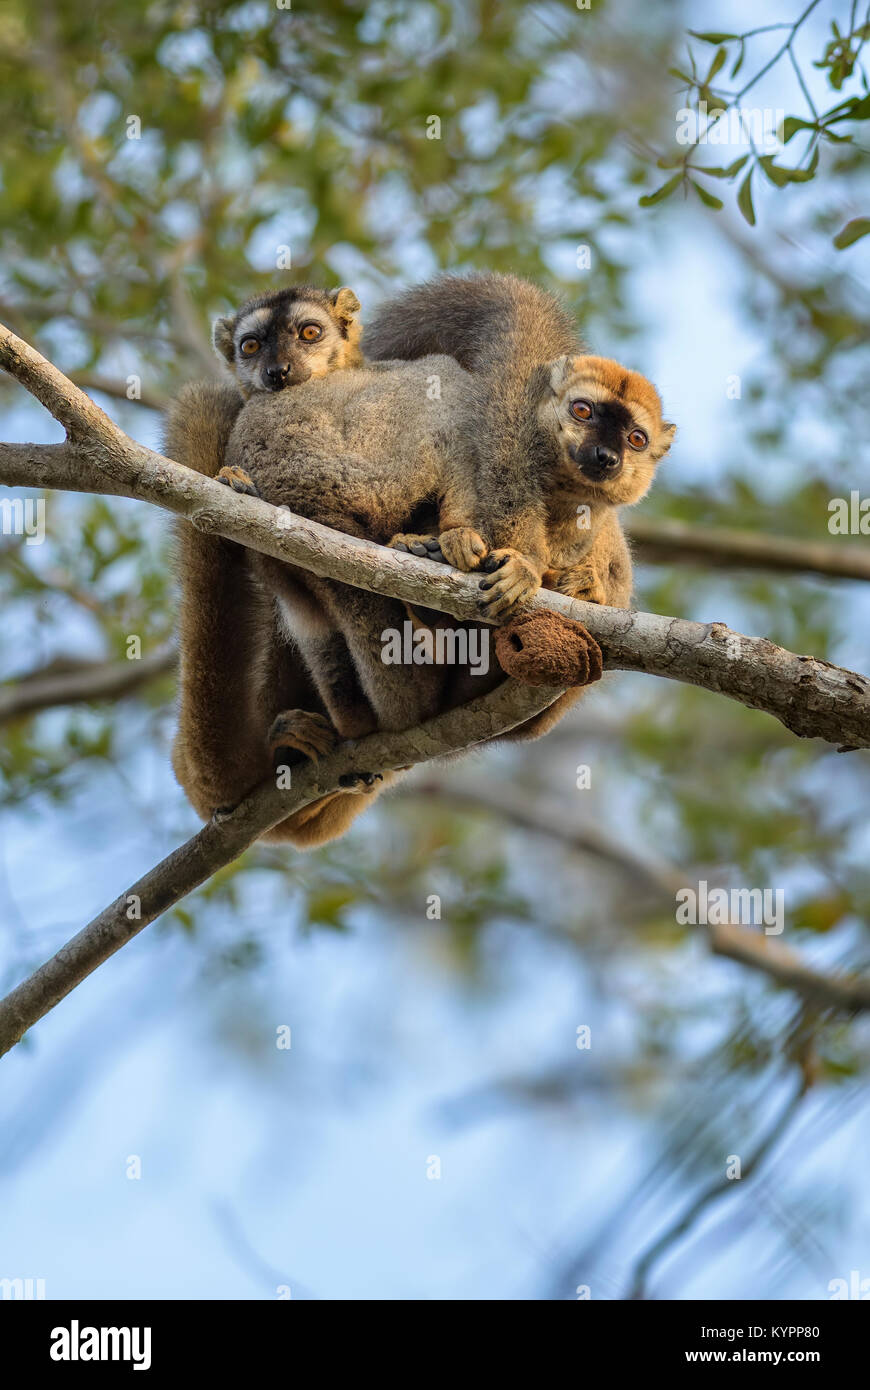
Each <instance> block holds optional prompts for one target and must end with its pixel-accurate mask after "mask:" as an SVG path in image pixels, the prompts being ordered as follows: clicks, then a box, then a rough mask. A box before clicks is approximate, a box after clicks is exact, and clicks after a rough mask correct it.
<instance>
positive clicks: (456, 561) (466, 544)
mask: <svg viewBox="0 0 870 1390" xmlns="http://www.w3.org/2000/svg"><path fill="white" fill-rule="evenodd" d="M438 541H439V544H440V546H441V554H442V556H443V557H444V559H445V560H446V562H447V564H448V565H452V566H453V568H454V569H457V570H463V571H464V572H465V573H466V574H467V573H468V572H469V570H477V569H480V568H481V563H482V561H483V560H485V558H486V552H487V544H486V541H485V540H484V539H483V536H481V535H479V534H478V532H477V531H475V530H474V527H473V526H453V527H451V529H450V530H449V531H442V532H441V535H440V536H439V537H438Z"/></svg>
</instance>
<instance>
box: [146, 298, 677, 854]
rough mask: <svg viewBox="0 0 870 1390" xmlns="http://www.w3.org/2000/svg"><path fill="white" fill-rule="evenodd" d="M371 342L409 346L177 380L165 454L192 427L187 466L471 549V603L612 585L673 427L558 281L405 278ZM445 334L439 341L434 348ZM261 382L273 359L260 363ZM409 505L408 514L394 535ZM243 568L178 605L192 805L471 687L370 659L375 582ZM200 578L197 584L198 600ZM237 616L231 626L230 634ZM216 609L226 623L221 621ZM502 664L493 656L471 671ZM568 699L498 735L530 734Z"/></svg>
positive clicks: (179, 767) (377, 608)
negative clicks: (184, 613) (277, 755)
mask: <svg viewBox="0 0 870 1390" xmlns="http://www.w3.org/2000/svg"><path fill="white" fill-rule="evenodd" d="M299 293H300V294H303V295H304V293H305V292H299ZM345 293H349V292H345ZM247 307H248V306H246V308H245V310H243V311H240V314H239V315H237V316H236V319H235V320H234V321H231V322H232V324H233V327H232V329H231V330H230V331H228V332H227V334H226V337H227V339H228V340H229V342H230V343H231V344H232V352H233V359H234V360H235V358H236V356H237V354H238V353H239V352H240V351H244V349H243V348H242V343H243V342H244V341H246V338H245V335H246V334H247V333H248V332H249V329H250V324H249V323H248V322H246V317H245V316H246V310H247ZM374 339H375V342H374V354H375V356H377V357H378V358H383V357H385V356H392V355H393V353H397V352H399V353H403V354H405V355H406V356H408V357H410V358H414V359H419V360H414V361H410V362H408V361H405V362H396V361H394V362H390V363H387V364H384V365H379V367H378V368H376V369H368V368H365V367H362V368H360V367H357V368H356V369H355V370H354V371H352V372H338V373H336V374H329V375H322V376H320V377H317V378H316V379H314V380H310V381H309V382H308V383H307V384H305V385H301V386H297V387H294V389H293V390H290V391H285V392H281V393H280V395H278V396H277V397H272V396H266V395H264V394H262V392H261V391H258V393H257V394H254V395H251V397H250V399H249V401H248V403H247V404H246V405H245V407H244V409H243V410H241V411H239V405H238V399H237V397H236V399H235V400H234V402H233V403H232V405H231V407H230V408H229V409H225V408H224V406H225V404H226V401H225V398H224V400H223V401H222V405H221V408H220V409H219V408H218V406H217V401H216V399H215V395H214V392H215V388H209V389H210V391H211V393H212V395H211V397H210V398H208V399H205V398H204V397H203V395H202V388H194V391H193V394H190V393H188V394H187V395H186V396H185V397H182V401H181V403H180V404H179V405H178V406H177V407H176V408H175V410H174V412H173V417H172V420H171V421H170V437H169V440H168V442H167V448H168V452H169V453H170V454H174V456H175V457H176V458H179V459H180V461H182V462H191V459H190V457H189V453H190V444H189V441H191V440H195V441H196V447H197V449H200V450H202V449H203V447H204V451H205V452H206V453H209V454H210V461H209V462H208V463H206V462H205V460H204V459H203V462H202V463H201V464H200V465H197V464H196V463H193V464H192V466H200V468H201V471H207V472H212V473H217V472H221V473H222V474H223V475H224V478H225V480H227V481H230V482H231V483H232V485H233V486H237V487H239V488H241V489H243V490H246V489H250V490H256V491H258V492H259V493H260V495H261V496H263V497H265V498H266V499H267V500H268V501H271V502H273V503H277V504H282V505H286V506H288V507H290V508H291V510H293V511H297V512H300V513H302V514H303V515H306V516H309V517H311V518H312V519H314V520H317V521H321V522H323V523H324V524H326V525H330V526H333V527H335V528H336V529H339V530H343V531H346V532H349V533H351V534H354V535H362V536H367V537H369V538H370V539H374V540H378V541H381V542H382V543H386V542H390V541H392V542H393V543H394V544H396V545H398V546H399V547H401V546H403V545H405V546H407V547H408V548H411V549H414V550H418V551H419V550H420V549H424V550H425V553H429V554H432V555H443V556H444V558H446V559H448V560H450V561H451V562H452V563H454V564H457V565H458V566H459V567H460V568H463V569H466V570H469V569H473V568H478V567H481V566H482V567H483V568H484V569H485V570H486V571H487V573H486V577H485V578H484V579H483V582H482V585H481V589H482V591H483V592H482V608H483V611H484V612H485V613H486V615H487V616H490V615H491V616H504V615H505V614H508V613H509V612H511V611H512V610H513V609H514V608H515V607H516V605H517V604H518V603H520V602H522V601H523V600H524V599H526V598H527V597H529V596H530V594H531V593H533V592H534V589H535V588H537V586H538V585H539V584H540V583H541V581H542V580H543V582H544V583H545V584H546V585H547V586H548V587H551V588H554V589H558V590H560V591H561V592H564V593H568V594H570V595H572V596H574V597H582V598H588V599H591V600H592V601H598V602H602V601H605V602H610V603H614V604H617V605H624V604H627V602H628V599H629V597H630V590H631V568H630V561H629V557H628V551H627V548H626V545H625V541H624V538H623V536H622V532H621V528H620V526H619V522H618V517H617V513H616V510H615V508H616V507H618V506H620V505H622V504H624V503H627V502H632V501H637V500H638V499H639V498H640V497H641V496H643V494H644V493H645V492H646V490H647V488H648V487H649V485H650V482H651V481H652V476H653V472H654V464H655V462H656V461H657V460H658V459H659V458H661V457H662V456H663V455H664V453H665V452H666V451H667V448H668V446H669V444H670V439H671V437H672V434H673V427H672V426H670V425H667V424H666V423H665V422H664V421H663V420H662V416H661V407H660V402H659V399H658V395H657V393H656V392H655V390H654V388H653V387H652V386H651V385H650V384H649V383H648V382H647V381H646V380H645V379H644V378H643V377H640V376H638V374H636V373H633V372H628V371H626V370H625V369H623V368H621V367H619V366H618V365H617V364H615V363H611V362H608V361H606V360H605V359H601V358H592V357H588V356H583V355H582V351H581V348H580V344H579V343H578V342H577V340H576V337H575V334H574V330H573V328H572V326H571V324H570V320H569V319H568V318H567V316H566V315H565V314H564V313H563V311H562V310H561V309H560V308H559V306H558V305H557V304H556V302H555V300H553V299H552V297H551V296H549V295H546V294H544V293H543V292H542V291H540V290H538V289H536V288H535V287H534V286H532V285H528V284H527V283H526V282H523V281H519V280H514V279H513V278H512V277H503V276H485V277H474V278H471V279H460V278H458V277H444V278H443V279H441V280H439V281H435V282H434V283H433V284H432V285H429V286H424V287H420V289H418V290H412V291H409V292H408V293H407V294H406V295H404V296H400V297H399V299H398V300H397V301H395V302H394V303H393V304H392V305H390V306H388V307H387V309H386V310H385V311H382V313H381V314H380V315H379V318H378V320H377V323H376V326H375V333H374ZM258 341H259V342H260V343H261V345H262V341H263V339H262V337H260V338H259V339H258ZM443 349H447V350H448V351H450V352H451V354H452V355H451V356H450V357H447V356H443V355H440V356H439V355H434V354H437V353H438V351H439V350H443ZM259 350H260V349H259V348H258V349H257V351H259ZM426 354H429V355H426ZM254 355H255V353H254V352H252V353H251V356H254ZM466 367H467V368H468V370H466ZM327 370H328V368H327ZM286 375H287V376H289V375H290V373H289V371H288V372H287V373H286ZM260 380H261V381H263V382H264V384H265V383H267V382H270V381H271V378H270V377H269V376H268V374H267V375H266V376H265V377H264V376H263V375H262V371H261V376H260ZM267 389H270V388H268V387H267ZM197 390H198V391H199V392H200V394H199V395H197V394H196V392H197ZM209 431H210V432H211V439H210V441H209V442H208V443H206V442H205V435H206V434H207V433H208V432H209ZM222 464H223V466H221V465H222ZM415 522H416V524H417V526H418V527H419V526H420V524H421V523H422V525H423V526H424V527H425V528H426V529H425V532H420V531H418V532H412V531H411V528H412V527H413V526H414V524H415ZM436 535H437V537H438V540H437V541H436V539H435V537H436ZM424 537H425V538H424ZM197 540H198V541H199V543H200V545H202V544H203V543H205V542H206V541H207V538H204V537H198V538H197ZM439 542H440V549H436V546H437V545H438V543H439ZM208 544H210V545H212V546H216V545H225V544H226V543H223V542H215V541H211V542H208ZM233 549H235V548H233ZM238 558H239V557H238V556H234V559H238ZM211 563H213V557H212V561H211ZM243 567H244V571H245V572H244V576H243V577H242V576H240V575H237V576H236V580H233V579H231V578H230V577H229V574H228V572H227V571H225V573H224V574H223V576H222V577H220V578H219V579H218V580H217V585H216V587H217V589H218V590H219V591H220V595H221V603H220V604H219V605H218V610H220V611H218V610H216V612H215V614H214V615H213V616H212V617H205V618H203V617H201V616H196V617H194V616H193V614H192V612H191V618H192V623H193V627H196V626H197V623H199V630H198V633H192V634H189V636H188V639H187V640H186V637H185V631H184V623H183V629H182V649H183V669H182V729H181V731H180V734H179V739H178V741H177V744H176V754H175V765H176V771H177V773H178V776H179V779H180V780H181V781H182V783H183V785H185V787H186V789H187V790H188V793H189V795H190V796H191V799H192V800H193V801H194V804H195V805H196V806H197V809H199V810H200V811H201V813H203V814H208V813H209V811H210V810H211V809H212V807H213V806H214V805H216V804H225V803H228V802H233V801H235V800H237V799H238V798H239V796H241V795H242V794H243V792H244V791H246V790H249V789H250V787H251V786H253V785H254V784H255V782H256V781H257V780H259V777H260V776H263V775H265V770H264V759H266V756H267V750H268V747H269V746H270V745H271V746H272V747H273V748H274V747H276V746H289V747H291V748H294V749H295V750H296V753H297V755H298V754H307V755H312V754H314V755H316V753H317V752H319V751H324V749H325V748H326V747H328V746H330V744H331V743H332V742H333V741H334V740H335V738H336V737H337V736H340V737H358V736H359V735H361V734H363V733H365V732H368V731H369V730H370V729H372V728H375V727H378V728H385V729H393V728H395V729H399V728H404V727H409V726H410V725H412V724H416V723H418V722H420V721H421V720H422V719H425V718H426V717H428V716H429V715H431V714H433V713H435V712H436V711H437V710H438V709H441V708H445V707H448V706H452V705H454V704H456V703H459V702H460V701H461V700H462V699H465V698H468V697H469V695H470V694H472V693H474V694H482V693H483V689H482V687H481V684H480V683H479V681H477V680H475V681H474V682H473V683H471V684H470V685H469V683H468V681H467V679H466V673H464V672H462V671H461V670H460V671H455V670H454V671H447V670H445V669H443V668H440V669H439V668H437V667H435V668H433V667H426V668H421V667H409V666H401V667H396V666H390V665H385V664H384V663H383V662H382V661H381V634H382V632H383V631H384V630H385V628H389V627H395V626H397V625H398V624H399V622H400V621H401V617H402V616H403V615H402V610H401V608H400V606H399V605H397V604H395V603H394V602H393V601H392V600H388V599H383V598H381V597H379V596H378V595H374V594H367V593H364V592H362V591H359V590H356V589H353V588H349V587H348V586H345V585H340V584H336V583H334V582H333V581H330V580H320V579H316V578H315V577H314V576H311V575H309V574H307V573H304V572H301V571H296V570H294V569H293V568H292V567H290V566H286V565H282V564H280V563H279V562H276V561H274V560H270V559H268V558H267V557H262V556H256V557H250V559H249V563H248V564H247V565H246V566H244V565H243ZM215 578H216V576H215V575H214V574H211V575H210V579H211V580H212V581H214V580H215ZM236 581H238V585H237V583H236ZM187 587H188V589H189V590H190V587H191V586H190V585H188V586H187ZM207 587H208V585H206V586H202V585H200V586H199V597H200V599H201V601H202V602H206V601H207V598H208V595H207V592H206V590H207ZM237 587H238V592H236V589H237ZM270 594H273V595H274V596H275V597H276V599H277V604H278V610H279V612H280V614H281V621H282V625H283V629H284V630H283V632H282V633H280V634H278V633H277V631H276V626H275V621H274V610H273V609H272V608H271V607H270V602H269V597H270ZM190 607H191V605H190V604H188V605H186V608H190ZM221 613H222V616H221ZM245 613H247V614H248V623H247V631H246V633H245V634H244V635H243V636H241V637H237V632H238V626H239V623H240V620H243V615H244V614H245ZM215 622H219V623H220V624H221V626H223V627H226V624H227V623H229V624H230V627H231V635H229V636H228V634H227V632H226V631H224V633H223V635H221V633H220V632H219V631H218V630H217V628H215V627H214V623H215ZM210 623H211V624H212V626H211V628H209V624H210ZM191 636H192V643H191V640H190V637H191ZM237 643H238V645H236V644H237ZM191 650H193V652H194V656H193V658H191ZM196 652H199V653H200V655H201V657H202V660H200V662H199V664H198V665H197V666H194V664H193V663H194V662H195V659H196V658H195V653H196ZM209 653H210V655H209ZM300 655H301V656H302V657H303V659H304V665H303V662H301V661H300V660H299V657H300ZM209 661H211V663H212V669H210V670H208V669H205V668H206V667H207V666H208V665H209ZM185 666H187V668H188V671H189V673H190V674H189V676H188V679H187V681H185V675H184V670H185ZM217 666H222V667H223V668H225V669H224V670H223V673H222V674H221V673H220V672H219V671H217V670H216V669H215V668H216V667H217ZM230 668H231V669H230ZM244 671H247V673H248V674H247V676H246V675H245V674H242V673H243V672H244ZM501 678H503V677H502V675H501V673H500V672H498V671H497V670H496V671H495V672H493V673H492V674H491V677H490V682H491V684H495V683H496V682H497V681H498V680H499V679H501ZM194 687H196V689H195V690H194ZM571 698H575V693H574V692H569V693H568V695H566V696H564V697H562V700H561V701H558V702H557V704H556V706H553V707H551V710H549V711H547V712H545V714H544V715H541V716H538V717H537V718H536V719H534V720H530V721H529V722H528V724H527V725H525V726H523V727H522V728H521V729H520V730H515V731H513V736H514V737H518V736H519V737H529V736H533V735H535V734H537V733H541V732H544V731H545V729H546V728H548V727H550V726H551V725H552V723H554V722H555V720H556V719H557V718H559V717H561V714H562V713H563V712H564V709H565V708H566V706H567V703H568V702H569V701H570V699H571ZM215 703H216V704H218V705H220V707H221V709H220V713H219V717H218V718H217V721H216V722H215V720H214V718H212V721H211V725H210V727H209V731H208V733H206V734H205V735H203V733H202V732H201V728H200V720H201V717H202V716H204V715H206V716H207V711H209V710H211V711H212V714H213V713H214V707H215ZM195 706H196V707H195ZM285 711H286V713H285ZM186 714H187V715H189V716H190V717H187V718H186ZM276 716H277V717H276ZM241 724H243V725H244V728H240V727H239V725H241ZM234 736H235V744H234V745H233V747H232V748H229V747H228V746H227V744H226V743H225V740H232V739H233V737H234ZM242 783H244V785H241V784H242ZM359 809H361V802H360V800H359V798H357V797H355V796H351V795H348V794H346V793H339V794H337V795H336V796H335V797H333V798H328V799H327V801H326V802H323V803H315V805H313V806H311V807H308V808H305V810H304V811H303V812H299V813H297V814H296V816H293V817H290V818H288V821H287V822H285V823H284V825H282V826H281V827H278V828H277V830H276V831H273V832H272V837H274V838H290V839H292V840H294V842H295V843H297V844H300V843H319V842H322V841H323V840H325V839H329V838H333V837H334V835H335V834H338V833H341V831H342V829H344V828H345V826H346V824H348V823H349V821H350V819H352V817H353V815H355V814H356V813H357V812H358V810H359Z"/></svg>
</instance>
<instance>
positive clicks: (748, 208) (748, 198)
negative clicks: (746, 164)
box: [737, 169, 755, 227]
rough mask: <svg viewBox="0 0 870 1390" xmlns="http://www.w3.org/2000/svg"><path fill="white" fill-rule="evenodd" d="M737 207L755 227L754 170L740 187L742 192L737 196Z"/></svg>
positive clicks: (751, 225) (750, 171)
mask: <svg viewBox="0 0 870 1390" xmlns="http://www.w3.org/2000/svg"><path fill="white" fill-rule="evenodd" d="M737 206H738V207H739V209H740V211H741V212H742V213H743V216H744V217H745V218H746V221H747V222H748V223H749V225H750V227H754V226H755V208H754V207H753V206H752V170H751V169H750V170H749V173H748V174H747V175H746V178H745V179H744V180H743V182H742V183H741V185H740V192H739V193H738V194H737Z"/></svg>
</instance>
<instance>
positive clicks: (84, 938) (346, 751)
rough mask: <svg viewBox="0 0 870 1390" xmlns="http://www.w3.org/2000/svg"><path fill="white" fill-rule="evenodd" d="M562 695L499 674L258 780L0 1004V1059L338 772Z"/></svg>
mask: <svg viewBox="0 0 870 1390" xmlns="http://www.w3.org/2000/svg"><path fill="white" fill-rule="evenodd" d="M561 693H562V692H561V691H560V690H558V689H554V688H552V687H550V686H526V685H519V684H518V683H517V682H516V681H511V680H507V681H504V682H503V683H502V684H501V685H499V686H497V687H496V689H495V690H493V691H492V692H491V694H489V695H486V696H484V697H483V698H482V699H480V700H475V701H473V702H472V703H470V704H468V705H463V706H461V707H460V708H459V709H455V710H450V711H449V712H448V713H447V714H440V715H437V716H436V717H435V718H434V719H430V720H428V721H427V722H426V723H425V724H421V725H420V726H419V727H418V728H415V729H406V730H404V731H403V732H402V733H398V734H382V733H376V734H370V735H369V737H368V738H364V739H360V740H359V742H357V743H355V744H353V745H352V746H350V745H347V744H343V745H340V746H339V747H338V748H337V749H336V750H335V752H333V753H330V754H329V755H328V756H327V757H325V758H323V759H322V760H321V762H319V763H317V764H315V763H308V764H305V765H304V766H303V767H302V768H300V769H299V770H298V771H297V770H295V769H294V771H293V783H292V787H291V788H289V789H287V790H284V789H281V788H279V787H278V786H277V785H276V783H275V782H274V781H266V782H262V783H261V784H260V786H259V787H257V788H256V789H255V790H254V791H253V792H252V793H251V794H250V796H248V797H246V798H245V800H244V801H242V802H241V803H240V804H239V805H238V806H237V807H235V809H234V810H233V811H232V812H230V813H229V814H228V815H223V816H221V817H219V818H218V817H213V818H212V820H210V821H209V822H208V824H207V825H205V826H203V828H202V830H200V831H199V832H198V834H196V835H194V836H193V838H192V839H190V840H188V841H187V842H186V843H185V844H183V845H181V846H180V848H179V849H176V850H173V852H172V853H171V854H170V855H167V857H166V858H165V859H163V860H161V862H160V863H159V864H157V865H156V866H155V867H154V868H153V869H151V870H150V871H149V872H148V873H147V874H145V875H144V877H143V878H140V879H139V880H138V882H137V883H134V884H133V886H132V887H131V888H129V889H128V890H127V892H126V893H122V894H121V896H120V897H119V898H116V899H115V901H114V902H113V903H111V904H110V906H109V907H107V908H106V909H105V910H104V911H103V912H101V913H100V914H99V916H98V917H95V918H94V920H93V921H92V922H91V923H89V925H88V926H86V927H84V928H83V929H82V930H81V931H80V932H79V933H78V935H77V936H74V937H73V938H72V940H71V941H68V942H67V943H66V945H65V946H62V947H61V949H60V950H59V951H58V952H57V953H56V955H54V956H52V957H51V959H50V960H48V961H46V962H45V964H44V965H41V966H40V967H39V969H38V970H36V971H35V972H34V973H33V974H32V975H31V976H30V977H29V978H28V979H26V980H24V981H23V983H22V984H20V985H18V986H17V987H16V988H15V989H13V990H12V991H11V992H10V993H9V994H8V995H7V996H6V997H5V999H2V1000H0V1056H2V1055H3V1054H4V1053H5V1052H8V1051H9V1049H10V1048H11V1047H14V1046H15V1044H16V1043H17V1042H19V1041H20V1040H21V1038H22V1037H23V1036H24V1034H25V1032H26V1031H27V1029H28V1028H31V1027H32V1026H33V1024H34V1023H36V1022H37V1021H38V1020H39V1019H40V1018H43V1017H44V1016H45V1014H47V1013H48V1012H49V1011H50V1010H51V1009H53V1008H54V1007H55V1005H56V1004H59V1003H60V1001H61V999H64V998H65V997H66V995H67V994H69V993H70V991H71V990H73V989H74V988H75V987H76V985H78V984H80V983H81V982H82V980H84V979H86V978H87V976H88V975H90V974H91V972H92V971H94V970H96V968H97V966H98V965H101V964H102V963H103V961H105V960H108V958H109V957H110V956H112V955H114V954H115V952H116V951H118V950H120V949H121V947H122V946H125V945H126V944H127V942H128V941H131V940H132V939H133V937H134V936H137V935H138V933H139V932H140V931H142V929H143V928H144V927H146V926H148V924H149V923H150V922H153V921H154V920H155V918H157V917H159V916H160V915H161V913H163V912H166V911H167V909H168V908H170V907H172V905H173V904H174V903H177V902H178V901H179V899H181V898H183V897H185V896H186V894H188V893H191V892H193V890H194V889H195V888H198V887H199V885H200V884H201V883H204V882H205V881H206V879H208V878H210V877H211V876H212V874H215V873H217V871H218V869H221V868H223V867H224V865H225V864H229V863H231V862H232V860H234V859H237V858H238V857H239V855H240V854H242V853H243V852H244V850H246V849H247V848H248V846H249V845H251V844H253V842H254V841H255V840H257V839H259V837H260V836H261V835H264V834H265V833H266V831H267V830H270V829H271V828H272V826H273V825H277V824H278V822H279V821H282V820H284V818H285V817H286V816H289V815H290V814H292V812H293V811H296V810H298V809H299V808H300V807H302V806H307V805H308V804H309V802H311V801H315V800H317V799H318V798H319V797H321V796H325V795H326V794H327V793H328V792H331V791H337V790H338V789H339V778H340V777H341V776H342V774H343V773H346V772H348V771H352V770H354V768H356V769H362V768H378V769H379V770H380V771H382V772H389V771H392V770H394V769H395V768H400V767H407V766H409V765H412V764H414V763H418V762H423V761H425V760H427V759H429V758H433V757H440V756H442V755H443V754H446V753H451V752H456V751H458V750H460V749H464V748H468V747H471V746H473V745H474V744H476V743H482V742H484V741H485V740H487V739H490V738H493V737H495V736H496V735H498V734H500V733H504V732H506V731H507V730H509V729H512V728H514V727H515V726H516V725H517V724H521V723H523V722H524V720H526V719H530V718H531V717H532V716H533V715H535V714H537V713H539V711H541V710H543V709H546V708H547V706H548V705H550V704H552V702H553V700H555V699H556V698H557V697H558V696H559V695H560V694H561Z"/></svg>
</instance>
